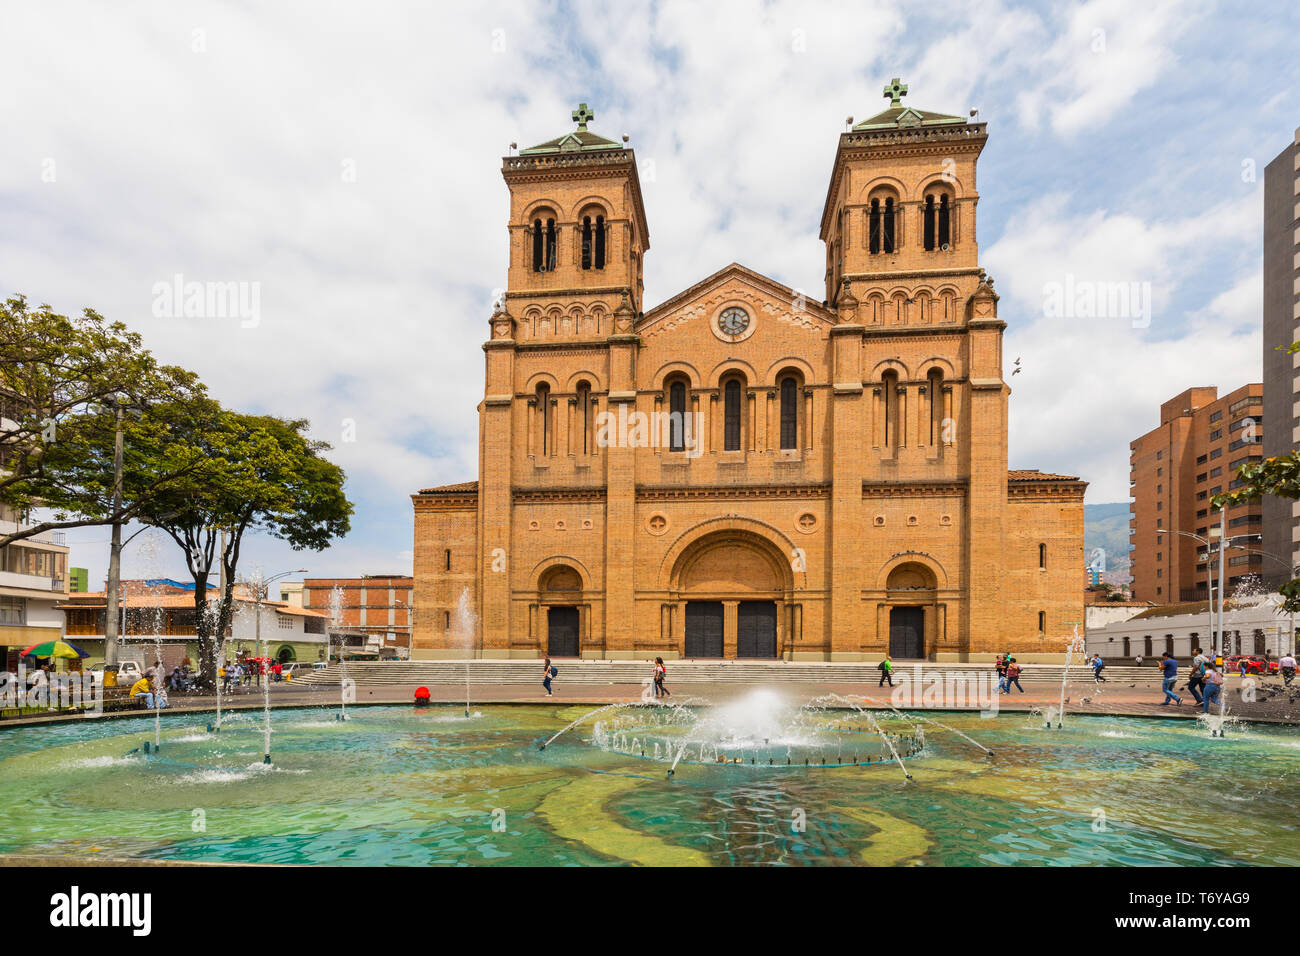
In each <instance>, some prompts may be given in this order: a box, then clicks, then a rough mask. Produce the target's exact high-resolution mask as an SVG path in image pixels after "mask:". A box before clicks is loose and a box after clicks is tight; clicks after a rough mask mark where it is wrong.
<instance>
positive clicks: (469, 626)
mask: <svg viewBox="0 0 1300 956" xmlns="http://www.w3.org/2000/svg"><path fill="white" fill-rule="evenodd" d="M477 628H478V620H477V618H476V617H475V615H474V608H473V607H472V602H471V599H470V596H469V588H462V589H461V592H460V598H459V599H458V600H457V601H456V621H455V633H456V636H457V637H459V638H460V639H461V640H462V641H463V642H464V643H465V718H466V719H467V720H468V719H469V715H470V711H469V662H470V658H471V657H472V656H473V654H474V632H475V631H476V630H477Z"/></svg>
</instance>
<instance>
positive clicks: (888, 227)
mask: <svg viewBox="0 0 1300 956" xmlns="http://www.w3.org/2000/svg"><path fill="white" fill-rule="evenodd" d="M880 247H881V249H883V250H884V251H885V252H893V251H894V198H893V197H892V196H890V197H888V198H887V199H886V200H885V216H884V222H883V223H881V243H880Z"/></svg>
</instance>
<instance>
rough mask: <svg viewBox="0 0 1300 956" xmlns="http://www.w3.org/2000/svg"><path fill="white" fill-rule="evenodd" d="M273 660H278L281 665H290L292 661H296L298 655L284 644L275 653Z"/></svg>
mask: <svg viewBox="0 0 1300 956" xmlns="http://www.w3.org/2000/svg"><path fill="white" fill-rule="evenodd" d="M275 659H276V660H278V661H279V662H280V663H281V664H289V663H292V662H293V661H296V660H297V659H298V655H297V653H296V652H295V651H294V649H293V648H292V647H290V646H289V645H288V644H285V645H284V646H282V647H281V648H280V649H279V650H278V651H276V652H275Z"/></svg>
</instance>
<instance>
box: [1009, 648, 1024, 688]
mask: <svg viewBox="0 0 1300 956" xmlns="http://www.w3.org/2000/svg"><path fill="white" fill-rule="evenodd" d="M1012 684H1015V685H1016V687H1019V688H1020V693H1022V694H1023V693H1024V692H1025V689H1024V688H1023V687H1021V686H1020V665H1019V664H1017V663H1016V659H1015V658H1014V657H1008V658H1007V678H1006V685H1007V693H1008V694H1010V693H1011V685H1012Z"/></svg>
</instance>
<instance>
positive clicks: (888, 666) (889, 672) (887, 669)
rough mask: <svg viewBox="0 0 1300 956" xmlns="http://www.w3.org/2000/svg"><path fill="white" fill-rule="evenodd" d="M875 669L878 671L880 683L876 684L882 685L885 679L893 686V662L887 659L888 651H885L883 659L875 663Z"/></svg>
mask: <svg viewBox="0 0 1300 956" xmlns="http://www.w3.org/2000/svg"><path fill="white" fill-rule="evenodd" d="M876 669H877V670H879V671H880V683H879V684H877V685H876V686H877V687H884V686H885V681H889V686H890V687H893V686H894V662H893V661H891V660H890V659H889V652H888V651H886V652H885V656H884V659H883V660H881V662H880V663H879V664H877V665H876Z"/></svg>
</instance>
